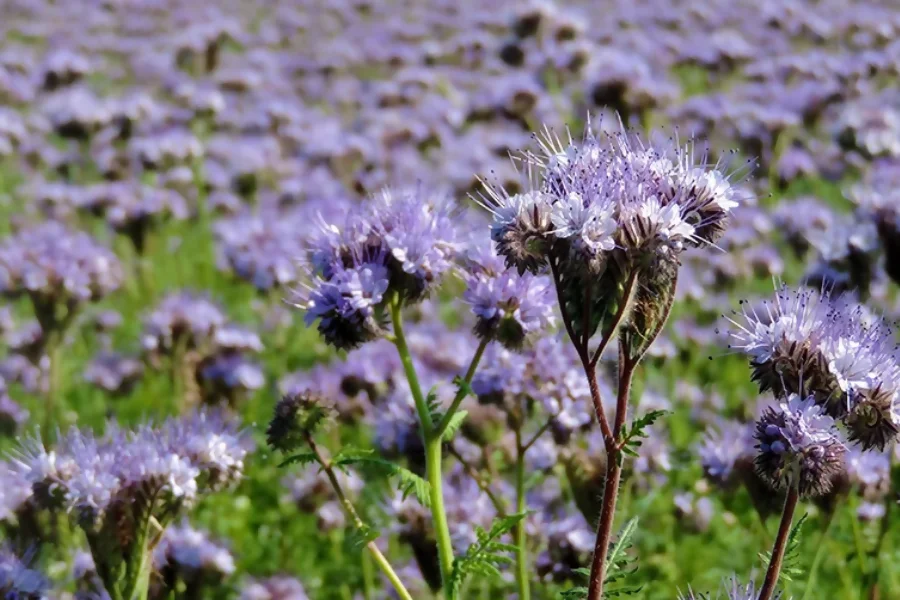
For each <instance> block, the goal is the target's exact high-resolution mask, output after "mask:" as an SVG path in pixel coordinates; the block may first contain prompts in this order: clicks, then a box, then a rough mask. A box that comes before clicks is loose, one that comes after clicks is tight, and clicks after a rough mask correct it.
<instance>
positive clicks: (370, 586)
mask: <svg viewBox="0 0 900 600" xmlns="http://www.w3.org/2000/svg"><path fill="white" fill-rule="evenodd" d="M388 567H390V565H388ZM362 578H363V598H364V600H373V598H374V594H375V573H373V572H372V556H371V555H370V554H369V553H367V552H363V553H362Z"/></svg>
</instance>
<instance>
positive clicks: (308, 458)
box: [278, 452, 319, 467]
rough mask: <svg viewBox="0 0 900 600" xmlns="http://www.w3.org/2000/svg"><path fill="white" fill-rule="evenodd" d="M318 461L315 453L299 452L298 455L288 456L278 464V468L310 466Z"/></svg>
mask: <svg viewBox="0 0 900 600" xmlns="http://www.w3.org/2000/svg"><path fill="white" fill-rule="evenodd" d="M318 461H319V459H318V458H317V457H316V454H315V452H300V453H299V454H294V455H293V456H289V457H287V458H286V459H284V460H283V461H281V462H280V463H278V466H279V467H287V466H288V465H310V464H312V463H314V462H318Z"/></svg>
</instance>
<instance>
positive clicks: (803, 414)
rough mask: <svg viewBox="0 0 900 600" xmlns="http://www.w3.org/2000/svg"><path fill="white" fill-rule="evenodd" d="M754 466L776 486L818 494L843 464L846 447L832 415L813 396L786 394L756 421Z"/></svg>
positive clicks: (830, 481) (827, 487)
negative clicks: (802, 396)
mask: <svg viewBox="0 0 900 600" xmlns="http://www.w3.org/2000/svg"><path fill="white" fill-rule="evenodd" d="M755 438H756V441H757V442H758V444H757V448H758V449H759V452H758V454H757V457H756V467H757V469H758V471H759V473H760V475H762V477H763V478H764V479H765V480H766V481H767V482H768V483H769V484H770V485H771V486H772V487H774V488H775V489H782V488H786V487H790V486H794V487H796V488H797V489H798V490H799V492H800V495H801V496H821V495H822V494H824V493H826V492H827V491H828V490H829V489H830V488H831V484H832V480H833V478H834V477H835V476H836V475H838V474H839V473H840V472H841V470H842V469H843V467H844V453H845V450H846V449H845V447H844V444H843V443H842V442H841V440H840V438H839V435H838V431H837V428H836V427H835V422H834V419H832V418H831V417H829V416H828V415H827V414H825V412H824V410H823V407H822V406H820V405H818V404H816V401H815V399H814V398H805V399H804V398H801V397H799V396H796V395H792V396H790V397H788V398H787V399H786V400H785V401H784V402H782V403H780V404H778V405H777V406H773V407H770V408H768V409H766V411H765V412H764V413H763V415H762V416H761V417H760V419H759V421H757V423H756V432H755Z"/></svg>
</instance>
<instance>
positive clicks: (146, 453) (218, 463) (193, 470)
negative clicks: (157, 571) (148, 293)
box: [14, 412, 252, 600]
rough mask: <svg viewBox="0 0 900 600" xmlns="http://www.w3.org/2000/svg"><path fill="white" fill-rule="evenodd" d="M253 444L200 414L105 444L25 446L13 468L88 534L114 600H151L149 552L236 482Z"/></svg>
mask: <svg viewBox="0 0 900 600" xmlns="http://www.w3.org/2000/svg"><path fill="white" fill-rule="evenodd" d="M251 449H252V443H251V441H250V440H249V438H248V437H247V436H246V435H245V434H244V433H243V432H241V431H240V430H239V429H238V427H237V426H236V425H235V424H234V423H233V422H231V421H230V420H228V419H226V418H225V417H223V416H222V415H220V414H218V413H212V412H209V413H206V412H204V413H197V414H194V415H192V416H189V417H185V418H181V419H173V420H169V421H166V422H164V423H163V424H162V425H160V426H158V427H151V426H144V427H141V428H139V429H137V430H135V431H123V430H121V429H118V428H116V427H111V428H110V430H109V431H107V433H106V434H105V435H103V436H101V437H97V436H94V435H92V434H90V433H87V432H84V431H79V430H75V429H73V430H71V431H70V432H69V433H67V434H66V435H65V436H63V437H62V438H61V439H60V440H59V441H58V443H57V444H56V446H55V447H53V448H47V447H46V446H45V445H44V443H43V442H42V441H41V440H39V439H33V440H31V441H30V442H27V443H25V444H24V445H23V446H22V448H21V450H20V451H19V453H18V454H17V456H16V458H15V460H14V465H15V468H16V470H17V471H18V473H19V475H20V477H22V478H23V479H24V480H26V481H27V482H29V483H30V485H31V489H32V494H33V500H34V501H35V502H37V503H39V504H40V506H41V507H42V508H45V509H47V510H50V511H54V512H60V513H64V514H68V515H70V516H71V518H72V519H73V520H74V521H75V523H76V524H77V525H78V526H79V527H80V528H81V529H82V530H83V531H84V533H85V536H86V537H87V540H88V544H89V545H90V550H91V555H92V557H93V560H94V564H95V565H96V570H97V574H98V576H99V577H100V580H101V581H102V582H103V586H104V587H105V589H106V592H107V593H108V594H109V597H110V598H111V599H112V600H145V599H146V598H147V595H148V593H149V587H148V586H149V577H150V571H151V567H152V560H151V557H152V552H153V550H154V548H155V547H156V546H157V544H158V543H159V542H160V540H161V539H162V536H163V534H164V532H165V530H166V527H167V526H168V525H169V523H171V522H172V521H173V519H175V518H176V517H178V516H179V515H180V514H182V513H183V512H184V510H185V509H186V508H188V507H189V506H191V505H192V504H193V503H194V502H196V500H197V499H198V497H199V496H200V495H202V494H204V493H207V492H210V491H215V490H219V489H222V488H224V487H227V486H229V485H230V484H232V483H233V482H235V481H237V480H238V479H239V478H240V477H241V474H242V472H243V467H244V459H245V457H246V456H247V454H248V453H249V452H250V450H251Z"/></svg>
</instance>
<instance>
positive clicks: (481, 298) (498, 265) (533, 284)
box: [463, 249, 556, 349]
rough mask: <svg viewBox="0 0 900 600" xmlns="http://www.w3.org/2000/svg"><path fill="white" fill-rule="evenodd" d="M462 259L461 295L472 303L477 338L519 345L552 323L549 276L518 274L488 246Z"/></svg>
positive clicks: (552, 307)
mask: <svg viewBox="0 0 900 600" xmlns="http://www.w3.org/2000/svg"><path fill="white" fill-rule="evenodd" d="M465 263H466V264H465V271H464V273H465V274H464V278H465V280H466V285H467V288H466V291H465V293H464V294H463V299H464V300H465V301H466V302H467V303H469V304H470V305H471V306H472V312H473V313H474V314H475V318H476V323H475V333H476V335H477V336H478V337H479V338H482V339H486V340H497V341H499V342H500V343H501V344H502V345H503V346H506V347H507V348H512V349H518V348H521V347H522V345H523V344H525V343H526V341H528V340H529V339H532V340H533V339H534V338H535V337H536V336H537V335H538V334H539V333H540V332H542V331H544V330H547V329H549V328H551V327H552V326H553V324H554V322H555V320H556V315H555V312H554V310H555V304H556V296H555V293H554V290H553V287H552V282H551V281H550V278H549V277H545V276H541V275H533V274H531V273H525V274H522V275H518V274H517V273H516V272H515V271H514V270H512V269H510V268H508V267H506V265H505V264H504V261H503V259H502V258H501V257H499V256H497V255H496V254H494V253H493V252H492V251H491V250H490V249H488V250H485V251H482V252H481V253H479V254H477V255H474V256H472V255H470V256H467V257H466V259H465Z"/></svg>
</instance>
